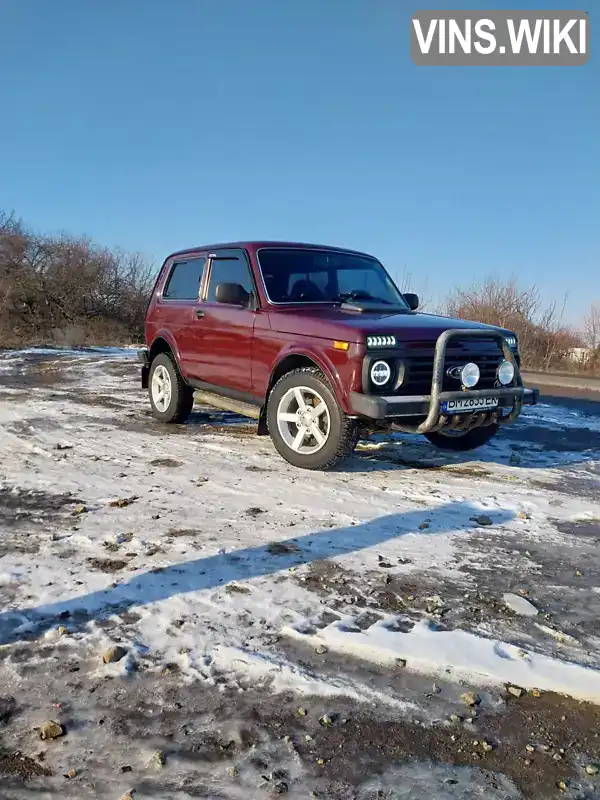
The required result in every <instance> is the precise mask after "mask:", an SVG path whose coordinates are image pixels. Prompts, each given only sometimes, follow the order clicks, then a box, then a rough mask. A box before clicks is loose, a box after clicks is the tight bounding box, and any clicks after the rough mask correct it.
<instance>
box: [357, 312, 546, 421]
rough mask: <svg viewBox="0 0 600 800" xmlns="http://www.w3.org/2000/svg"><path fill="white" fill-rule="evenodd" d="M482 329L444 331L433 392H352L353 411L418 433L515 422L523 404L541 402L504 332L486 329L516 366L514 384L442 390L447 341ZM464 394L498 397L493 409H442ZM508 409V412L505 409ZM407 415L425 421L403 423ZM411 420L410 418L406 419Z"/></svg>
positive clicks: (478, 334)
mask: <svg viewBox="0 0 600 800" xmlns="http://www.w3.org/2000/svg"><path fill="white" fill-rule="evenodd" d="M481 335H482V332H481V330H477V329H472V328H469V329H465V330H449V331H444V333H442V334H441V335H440V336H439V338H438V340H437V342H436V346H435V355H434V360H433V373H432V380H431V393H430V394H429V395H388V396H381V395H374V394H362V393H361V392H351V393H350V396H349V404H350V408H351V412H352V414H354V415H356V416H358V417H364V418H367V419H370V420H374V421H377V422H381V421H389V422H390V423H397V424H398V425H399V426H400V427H403V428H405V429H407V430H408V429H410V430H412V431H413V432H415V433H430V432H432V431H436V430H441V429H443V428H455V429H463V430H464V429H468V428H471V427H476V426H478V425H489V424H492V423H496V422H498V423H508V422H514V421H515V420H516V419H517V417H518V416H519V414H520V413H521V409H522V407H523V406H529V405H535V404H536V403H537V402H538V398H539V390H538V389H526V388H525V387H524V386H523V381H522V378H521V372H520V370H519V366H518V364H517V361H516V359H515V357H514V354H513V352H512V350H511V348H510V346H509V344H508V342H507V341H506V339H505V338H504V336H502V335H501V334H495V333H487V331H486V332H485V335H486V336H488V337H489V338H493V339H496V341H498V343H499V344H500V346H501V347H502V351H503V353H504V358H505V359H506V360H507V361H510V362H511V363H512V365H513V366H514V368H515V378H514V381H513V386H512V387H510V388H505V387H500V388H497V389H479V390H467V391H453V392H444V391H442V390H441V387H442V384H443V379H444V370H445V356H446V346H447V344H448V341H449V340H450V339H453V338H457V337H460V338H461V339H462V338H465V337H481ZM465 397H469V398H473V399H476V398H478V397H481V398H486V397H497V398H498V406H497V407H495V408H494V409H493V410H486V411H481V412H478V411H472V412H468V413H462V414H455V415H445V414H443V413H442V403H444V402H445V401H447V400H464V399H465ZM503 410H507V413H504V414H503V413H502V412H503ZM406 417H412V418H417V419H418V418H422V417H425V419H424V420H423V421H422V422H417V423H414V424H403V419H402V418H406ZM406 422H407V423H408V420H407V421H406Z"/></svg>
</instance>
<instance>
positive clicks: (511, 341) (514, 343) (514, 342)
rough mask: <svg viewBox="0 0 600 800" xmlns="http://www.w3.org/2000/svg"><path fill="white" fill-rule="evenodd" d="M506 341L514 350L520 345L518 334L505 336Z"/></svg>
mask: <svg viewBox="0 0 600 800" xmlns="http://www.w3.org/2000/svg"><path fill="white" fill-rule="evenodd" d="M504 338H505V339H506V342H507V344H508V346H509V347H511V348H512V349H513V350H516V349H517V347H518V342H517V337H516V336H505V337H504Z"/></svg>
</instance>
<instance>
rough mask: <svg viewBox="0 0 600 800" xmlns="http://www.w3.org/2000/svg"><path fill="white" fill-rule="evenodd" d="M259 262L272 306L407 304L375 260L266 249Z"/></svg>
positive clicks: (326, 252)
mask: <svg viewBox="0 0 600 800" xmlns="http://www.w3.org/2000/svg"><path fill="white" fill-rule="evenodd" d="M258 262H259V266H260V269H261V272H262V275H263V280H264V283H265V288H266V290H267V295H268V297H269V300H270V301H271V302H273V303H343V302H344V301H352V300H364V301H370V302H376V303H383V304H384V305H394V306H401V307H402V308H404V309H408V304H407V303H406V301H405V300H404V298H403V297H402V295H401V293H400V292H399V291H398V289H397V288H396V286H395V284H394V282H393V281H392V279H391V278H390V276H389V275H388V274H387V272H386V271H385V269H384V268H383V266H382V265H381V264H380V263H379V261H377V260H376V259H375V258H370V257H369V256H361V255H354V254H353V253H342V252H335V251H326V250H309V249H302V250H301V249H299V248H298V249H286V248H264V249H261V250H260V251H259V252H258Z"/></svg>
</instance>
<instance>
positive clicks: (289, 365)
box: [258, 350, 347, 436]
mask: <svg viewBox="0 0 600 800" xmlns="http://www.w3.org/2000/svg"><path fill="white" fill-rule="evenodd" d="M302 367H316V368H317V369H319V370H321V372H322V373H323V374H324V375H325V377H326V378H327V380H328V381H329V383H330V384H331V388H332V390H333V393H334V395H335V397H336V400H337V401H338V403H339V404H340V406H342V408H343V409H344V411H345V412H346V411H347V408H346V403H345V402H344V393H343V392H342V390H341V385H340V378H339V375H338V373H337V370H336V369H335V368H334V367H333V365H332V364H330V363H329V362H328V361H327V360H326V359H324V358H323V357H322V356H321V355H320V354H316V353H314V352H311V351H307V350H287V351H286V352H284V353H281V354H280V356H279V358H278V359H277V361H276V362H275V364H274V365H273V367H272V368H271V374H270V375H269V384H268V386H267V391H266V394H265V402H264V404H263V406H262V408H261V412H260V418H259V421H258V435H259V436H266V435H268V432H269V431H268V428H267V403H268V402H269V395H270V394H271V390H272V389H273V387H274V386H275V384H276V383H277V381H278V380H280V378H282V377H283V376H284V375H286V374H287V373H288V372H292V371H293V370H295V369H302Z"/></svg>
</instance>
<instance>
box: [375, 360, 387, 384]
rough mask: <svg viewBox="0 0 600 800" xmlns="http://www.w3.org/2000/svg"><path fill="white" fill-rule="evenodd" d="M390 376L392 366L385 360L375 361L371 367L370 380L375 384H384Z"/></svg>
mask: <svg viewBox="0 0 600 800" xmlns="http://www.w3.org/2000/svg"><path fill="white" fill-rule="evenodd" d="M391 377H392V368H391V367H390V365H389V364H388V363H387V361H376V362H375V363H374V364H373V366H372V367H371V380H372V381H373V383H374V384H375V386H385V384H386V383H387V382H388V381H389V379H390V378H391Z"/></svg>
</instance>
